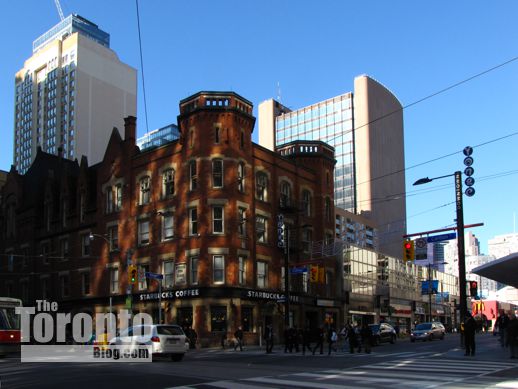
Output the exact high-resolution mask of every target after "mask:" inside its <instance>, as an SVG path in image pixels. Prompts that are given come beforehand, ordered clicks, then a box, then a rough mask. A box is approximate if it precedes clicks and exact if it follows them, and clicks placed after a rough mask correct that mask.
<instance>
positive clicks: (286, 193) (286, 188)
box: [280, 181, 291, 207]
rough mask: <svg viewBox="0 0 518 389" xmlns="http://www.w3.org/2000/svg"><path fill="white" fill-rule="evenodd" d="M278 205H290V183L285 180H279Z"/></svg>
mask: <svg viewBox="0 0 518 389" xmlns="http://www.w3.org/2000/svg"><path fill="white" fill-rule="evenodd" d="M280 205H281V207H289V206H290V205H291V185H290V184H289V183H288V182H286V181H282V182H281V197H280Z"/></svg>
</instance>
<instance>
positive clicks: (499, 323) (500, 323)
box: [495, 309, 509, 347]
mask: <svg viewBox="0 0 518 389" xmlns="http://www.w3.org/2000/svg"><path fill="white" fill-rule="evenodd" d="M508 324H509V316H507V314H506V313H505V311H504V310H503V309H502V310H500V315H499V316H498V319H496V323H495V326H496V327H498V335H499V336H500V345H501V346H502V347H505V346H506V345H507V339H506V336H507V325H508Z"/></svg>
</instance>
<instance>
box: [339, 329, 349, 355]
mask: <svg viewBox="0 0 518 389" xmlns="http://www.w3.org/2000/svg"><path fill="white" fill-rule="evenodd" d="M338 339H339V341H340V343H341V345H342V351H345V348H346V343H347V342H346V339H347V326H346V325H345V324H344V325H343V327H342V329H341V330H340V332H338Z"/></svg>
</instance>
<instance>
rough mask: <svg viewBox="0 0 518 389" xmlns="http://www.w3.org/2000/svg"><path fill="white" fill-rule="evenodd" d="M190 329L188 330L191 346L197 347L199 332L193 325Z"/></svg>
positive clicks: (192, 347)
mask: <svg viewBox="0 0 518 389" xmlns="http://www.w3.org/2000/svg"><path fill="white" fill-rule="evenodd" d="M188 331H189V332H188V337H189V348H190V349H194V348H196V342H197V341H198V334H197V333H196V331H195V330H194V328H192V327H189V329H188Z"/></svg>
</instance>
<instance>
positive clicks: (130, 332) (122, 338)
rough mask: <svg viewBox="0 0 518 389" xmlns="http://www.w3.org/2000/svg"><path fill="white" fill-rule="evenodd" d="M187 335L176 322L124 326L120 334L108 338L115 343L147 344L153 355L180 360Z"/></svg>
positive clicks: (184, 349)
mask: <svg viewBox="0 0 518 389" xmlns="http://www.w3.org/2000/svg"><path fill="white" fill-rule="evenodd" d="M186 342H187V337H186V336H185V333H184V332H183V330H182V327H180V326H178V325H176V324H152V325H139V326H133V327H129V328H126V329H125V330H123V331H121V333H120V335H119V336H117V337H116V338H114V339H112V340H110V344H115V345H123V344H124V345H147V346H151V353H152V355H153V356H155V355H164V356H171V359H172V360H173V361H181V360H182V358H183V356H184V354H185V352H186V348H185V343H186Z"/></svg>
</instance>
